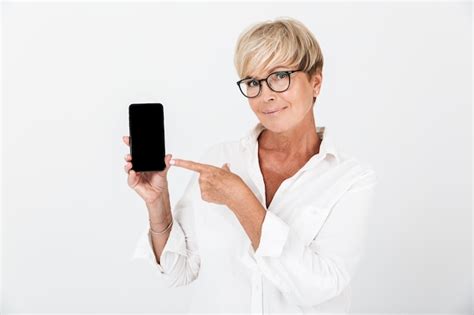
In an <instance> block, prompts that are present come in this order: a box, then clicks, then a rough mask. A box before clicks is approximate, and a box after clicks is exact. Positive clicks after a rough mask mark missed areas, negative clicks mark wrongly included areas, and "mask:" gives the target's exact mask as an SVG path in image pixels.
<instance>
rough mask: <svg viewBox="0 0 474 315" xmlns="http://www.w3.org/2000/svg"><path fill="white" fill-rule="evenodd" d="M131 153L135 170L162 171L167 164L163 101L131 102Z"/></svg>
mask: <svg viewBox="0 0 474 315" xmlns="http://www.w3.org/2000/svg"><path fill="white" fill-rule="evenodd" d="M128 117H129V128H130V154H131V156H132V170H134V171H135V172H148V171H162V170H164V169H165V168H166V164H165V155H166V152H165V120H164V113H163V105H162V104H161V103H141V104H130V106H129V107H128Z"/></svg>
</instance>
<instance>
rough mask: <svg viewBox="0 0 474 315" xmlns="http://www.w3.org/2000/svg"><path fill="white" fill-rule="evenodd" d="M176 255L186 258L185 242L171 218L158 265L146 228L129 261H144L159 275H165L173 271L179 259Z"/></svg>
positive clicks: (176, 224) (177, 225) (179, 228)
mask: <svg viewBox="0 0 474 315" xmlns="http://www.w3.org/2000/svg"><path fill="white" fill-rule="evenodd" d="M177 255H180V256H186V242H185V236H184V232H183V230H182V228H181V226H180V225H179V223H178V222H177V221H176V219H174V218H173V225H172V226H171V231H170V235H169V237H168V240H167V241H166V244H165V247H164V248H163V251H162V253H161V256H160V263H158V262H157V259H156V256H155V252H154V250H153V243H152V239H151V232H150V231H149V228H148V227H147V228H146V229H145V230H144V231H143V233H142V235H141V236H140V239H139V241H138V244H137V246H136V248H135V251H134V253H133V255H132V258H131V259H130V260H131V261H134V260H137V259H145V260H146V261H148V262H149V263H151V264H152V265H153V266H154V267H156V268H158V271H159V273H160V274H166V273H170V271H171V270H173V268H174V265H175V264H176V263H177V260H178V259H179V256H177Z"/></svg>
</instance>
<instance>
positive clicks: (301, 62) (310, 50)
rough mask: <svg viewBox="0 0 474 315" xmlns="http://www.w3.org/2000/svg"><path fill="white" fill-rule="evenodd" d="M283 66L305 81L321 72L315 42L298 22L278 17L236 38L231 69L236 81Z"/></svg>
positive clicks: (248, 28) (306, 29) (254, 25)
mask: <svg viewBox="0 0 474 315" xmlns="http://www.w3.org/2000/svg"><path fill="white" fill-rule="evenodd" d="M279 64H284V65H288V66H294V67H296V68H298V69H302V70H303V71H304V72H306V73H307V74H308V75H309V77H311V76H312V75H313V74H315V73H320V72H322V70H323V54H322V52H321V48H320V47H319V44H318V41H317V40H316V38H315V37H314V35H313V34H312V33H311V31H310V30H309V29H308V28H307V27H306V26H305V25H304V24H303V23H301V22H300V21H298V20H295V19H293V18H290V17H279V18H277V19H275V20H273V21H272V20H267V21H263V22H259V23H256V24H252V25H250V26H248V27H247V28H246V29H245V30H244V31H243V32H242V33H241V34H240V36H239V38H238V40H237V45H236V47H235V54H234V66H235V68H236V70H237V73H238V75H239V77H240V78H244V77H247V76H255V75H256V72H257V71H260V70H262V71H268V70H269V69H270V68H271V67H273V66H276V65H279Z"/></svg>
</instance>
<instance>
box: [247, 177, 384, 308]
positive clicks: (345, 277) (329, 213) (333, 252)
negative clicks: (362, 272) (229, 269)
mask: <svg viewBox="0 0 474 315" xmlns="http://www.w3.org/2000/svg"><path fill="white" fill-rule="evenodd" d="M375 183H376V180H375V176H374V174H369V175H367V176H365V177H364V178H363V179H362V180H360V181H359V182H358V185H355V186H353V187H351V189H350V190H348V191H346V192H345V193H344V194H343V195H342V197H341V198H340V199H339V200H338V201H337V202H336V204H335V205H333V206H332V207H313V208H312V211H311V208H308V209H306V208H302V209H300V212H299V215H298V216H297V217H296V218H295V220H293V222H291V224H290V228H288V227H289V226H288V225H286V224H285V223H284V222H283V221H282V219H279V218H278V217H277V216H276V215H275V214H272V213H271V212H267V215H268V217H266V218H265V220H264V224H263V227H262V240H261V244H260V246H259V248H258V249H257V252H258V255H257V252H256V254H255V259H256V262H257V265H258V267H259V269H260V271H262V273H263V274H264V275H265V276H266V277H267V278H268V279H269V280H270V281H272V282H273V283H274V284H275V286H277V287H278V288H279V289H280V291H281V292H282V293H283V295H285V296H286V298H287V299H288V300H289V301H291V302H292V303H294V304H296V305H300V306H311V305H318V304H321V303H323V302H325V301H328V300H329V299H331V298H334V297H336V296H337V295H339V294H341V292H342V291H343V290H344V289H345V288H346V287H347V286H348V285H349V282H350V281H351V279H352V277H353V276H354V274H355V271H356V269H357V267H358V264H359V262H360V260H361V257H362V256H363V253H364V247H365V246H364V245H365V241H366V238H367V229H368V225H367V224H368V215H369V211H370V209H371V207H372V202H373V198H374V191H375Z"/></svg>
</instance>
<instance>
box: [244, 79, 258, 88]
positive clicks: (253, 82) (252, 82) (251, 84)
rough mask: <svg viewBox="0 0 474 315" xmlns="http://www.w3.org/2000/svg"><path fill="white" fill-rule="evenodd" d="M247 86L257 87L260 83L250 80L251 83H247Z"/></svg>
mask: <svg viewBox="0 0 474 315" xmlns="http://www.w3.org/2000/svg"><path fill="white" fill-rule="evenodd" d="M245 84H246V85H247V86H248V87H256V86H258V81H257V80H249V81H247V82H245Z"/></svg>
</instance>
